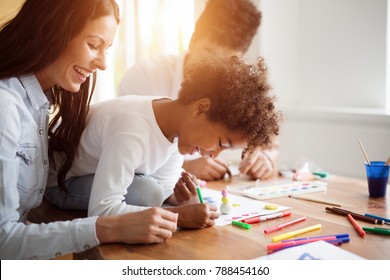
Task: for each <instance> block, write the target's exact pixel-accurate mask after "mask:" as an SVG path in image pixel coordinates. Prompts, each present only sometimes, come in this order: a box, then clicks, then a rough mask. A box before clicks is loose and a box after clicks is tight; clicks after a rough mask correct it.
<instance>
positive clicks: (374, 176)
mask: <svg viewBox="0 0 390 280" xmlns="http://www.w3.org/2000/svg"><path fill="white" fill-rule="evenodd" d="M364 165H365V166H366V174H367V181H368V194H369V195H370V197H385V196H386V188H387V182H388V180H389V170H390V165H385V162H384V161H371V164H370V165H368V164H367V163H366V162H365V163H364Z"/></svg>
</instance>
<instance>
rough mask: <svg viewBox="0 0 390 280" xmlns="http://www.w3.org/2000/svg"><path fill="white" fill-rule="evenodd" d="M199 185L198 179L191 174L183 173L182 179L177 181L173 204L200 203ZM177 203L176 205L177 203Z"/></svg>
mask: <svg viewBox="0 0 390 280" xmlns="http://www.w3.org/2000/svg"><path fill="white" fill-rule="evenodd" d="M197 185H198V179H197V178H196V177H195V176H194V175H192V174H190V173H189V172H182V173H181V177H180V178H179V180H178V181H177V183H176V185H175V188H174V189H173V196H174V198H173V201H171V202H173V203H172V204H174V205H183V204H192V203H199V198H198V194H197V192H196V187H197ZM175 202H176V203H175Z"/></svg>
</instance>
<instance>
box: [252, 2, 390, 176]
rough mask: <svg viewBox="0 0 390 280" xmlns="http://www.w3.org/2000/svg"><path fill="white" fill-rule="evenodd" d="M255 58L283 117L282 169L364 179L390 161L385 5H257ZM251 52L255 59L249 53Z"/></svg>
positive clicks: (331, 3)
mask: <svg viewBox="0 0 390 280" xmlns="http://www.w3.org/2000/svg"><path fill="white" fill-rule="evenodd" d="M259 4H260V5H259V7H260V9H261V11H262V13H263V22H262V25H261V27H260V36H259V37H258V42H257V43H258V45H259V46H260V47H259V48H257V49H256V50H251V51H252V53H251V54H249V55H250V56H252V57H253V56H255V55H256V51H259V54H261V55H262V56H264V57H265V59H266V61H267V64H268V67H269V72H270V79H271V82H272V85H273V88H274V93H275V94H276V95H277V96H278V99H279V102H278V106H279V108H280V109H282V111H283V113H284V122H283V125H282V134H281V137H280V146H281V153H280V163H284V164H287V165H288V166H290V167H297V166H296V163H297V162H302V161H303V159H306V160H309V161H312V162H314V163H315V164H316V165H318V166H319V167H321V168H323V169H325V170H328V171H329V172H331V173H334V174H338V175H345V176H352V177H359V178H364V177H365V173H364V172H365V171H364V167H363V161H364V158H363V155H362V152H361V150H360V147H359V145H358V142H357V139H358V138H360V139H361V140H362V142H363V144H364V146H365V148H366V150H367V153H368V155H369V158H370V160H386V159H387V157H388V156H390V116H389V114H386V108H385V107H386V106H385V102H386V21H387V1H386V0H375V1H372V0H288V1H287V0H259ZM253 51H254V53H253Z"/></svg>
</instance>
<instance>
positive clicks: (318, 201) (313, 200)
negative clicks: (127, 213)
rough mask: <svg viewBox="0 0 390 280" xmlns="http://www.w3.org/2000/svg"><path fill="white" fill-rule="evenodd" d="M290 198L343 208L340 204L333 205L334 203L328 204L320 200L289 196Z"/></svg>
mask: <svg viewBox="0 0 390 280" xmlns="http://www.w3.org/2000/svg"><path fill="white" fill-rule="evenodd" d="M288 197H290V198H295V199H300V200H305V201H310V202H316V203H322V204H327V205H332V206H338V207H341V205H340V204H336V203H332V202H327V201H323V200H318V199H312V198H306V197H298V196H292V195H289V196H288Z"/></svg>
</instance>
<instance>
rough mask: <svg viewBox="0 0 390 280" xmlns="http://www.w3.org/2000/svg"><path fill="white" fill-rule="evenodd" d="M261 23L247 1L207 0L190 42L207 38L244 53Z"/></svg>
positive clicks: (254, 9) (252, 5)
mask: <svg viewBox="0 0 390 280" xmlns="http://www.w3.org/2000/svg"><path fill="white" fill-rule="evenodd" d="M260 24H261V12H260V11H259V10H258V9H257V8H256V6H255V5H254V4H253V2H252V1H251V0H209V1H208V2H207V4H206V6H205V9H204V10H203V12H202V14H201V15H200V16H199V18H198V20H197V21H196V24H195V30H194V33H193V34H192V37H191V41H192V43H194V42H195V41H197V40H201V39H205V38H206V39H207V40H209V41H211V42H214V43H216V44H218V45H220V46H223V47H225V48H230V49H232V50H237V51H241V52H242V53H245V52H246V51H247V50H248V48H249V46H250V44H251V42H252V39H253V37H254V36H255V35H256V32H257V29H258V28H259V26H260Z"/></svg>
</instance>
